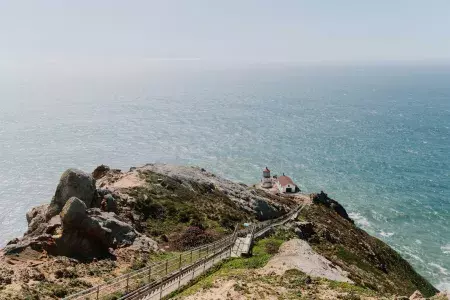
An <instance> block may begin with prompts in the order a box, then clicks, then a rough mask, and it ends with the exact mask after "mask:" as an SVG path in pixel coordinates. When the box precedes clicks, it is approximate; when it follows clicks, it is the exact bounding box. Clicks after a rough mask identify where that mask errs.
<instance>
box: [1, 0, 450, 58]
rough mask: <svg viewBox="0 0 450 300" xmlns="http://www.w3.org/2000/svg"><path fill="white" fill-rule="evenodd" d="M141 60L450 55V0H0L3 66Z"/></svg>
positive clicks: (448, 56)
mask: <svg viewBox="0 0 450 300" xmlns="http://www.w3.org/2000/svg"><path fill="white" fill-rule="evenodd" d="M141 60H142V61H158V60H162V61H164V60H174V61H177V60H178V61H180V60H187V61H189V60H195V61H197V60H200V61H228V62H230V61H236V62H242V61H249V62H277V61H294V62H316V61H378V60H389V61H391V60H402V61H403V60H418V61H423V60H450V1H449V0H430V1H424V0H421V1H414V0H408V1H407V0H402V1H400V0H398V1H394V0H378V1H364V0H339V1H335V0H329V1H325V0H324V1H316V0H310V1H301V0H294V1H275V0H273V1H262V0H255V1H245V0H237V1H234V0H226V1H212V0H204V1H197V0H189V1H183V0H178V1H170V0H161V1H148V0H147V1H132V0H127V1H117V0H76V1H61V0H54V1H50V0H39V1H37V0H29V1H24V0H0V63H2V64H3V66H11V65H12V66H19V65H26V64H30V63H38V64H39V63H51V62H72V63H73V62H80V63H82V62H84V63H89V62H93V61H116V62H118V61H123V62H127V61H130V62H131V61H135V62H138V61H141ZM0 66H1V64H0Z"/></svg>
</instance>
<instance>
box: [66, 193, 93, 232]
mask: <svg viewBox="0 0 450 300" xmlns="http://www.w3.org/2000/svg"><path fill="white" fill-rule="evenodd" d="M86 208H87V207H86V204H85V203H84V202H83V201H81V200H80V199H78V198H76V197H71V198H70V199H69V200H67V202H66V204H65V205H64V207H63V209H62V211H61V213H60V216H61V222H62V224H63V226H64V230H68V229H74V228H80V227H81V226H82V223H83V221H84V220H85V219H86V218H87V213H86Z"/></svg>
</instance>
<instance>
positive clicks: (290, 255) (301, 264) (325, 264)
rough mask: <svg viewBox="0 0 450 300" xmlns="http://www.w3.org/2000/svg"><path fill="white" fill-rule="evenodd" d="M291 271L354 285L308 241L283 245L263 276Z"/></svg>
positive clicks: (293, 241)
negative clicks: (294, 270)
mask: <svg viewBox="0 0 450 300" xmlns="http://www.w3.org/2000/svg"><path fill="white" fill-rule="evenodd" d="M289 269H298V270H300V271H302V272H304V273H306V274H308V275H310V276H313V277H321V278H326V279H329V280H335V281H341V282H349V283H352V281H351V280H350V279H348V277H347V274H346V272H344V271H343V270H342V269H341V268H339V266H335V265H334V264H333V263H332V262H330V261H329V260H328V259H326V258H325V257H323V256H321V255H319V254H317V253H316V252H314V250H313V249H312V248H311V246H310V245H309V244H308V243H307V242H306V241H303V240H300V239H293V240H290V241H288V242H285V243H283V244H282V245H281V247H280V249H279V253H278V254H276V255H275V256H274V257H273V258H272V259H271V260H270V261H269V262H268V263H267V265H266V266H265V267H264V268H263V269H262V270H261V274H270V273H275V274H277V275H283V274H284V272H286V271H287V270H289Z"/></svg>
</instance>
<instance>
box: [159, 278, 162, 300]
mask: <svg viewBox="0 0 450 300" xmlns="http://www.w3.org/2000/svg"><path fill="white" fill-rule="evenodd" d="M162 288H163V281H162V278H161V289H160V291H159V300H161V298H162Z"/></svg>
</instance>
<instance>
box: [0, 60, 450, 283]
mask: <svg viewBox="0 0 450 300" xmlns="http://www.w3.org/2000/svg"><path fill="white" fill-rule="evenodd" d="M1 78H2V80H1V81H0V166H1V167H2V170H1V172H0V211H1V215H0V224H1V226H0V237H1V239H0V245H4V244H5V243H6V241H7V240H9V239H11V238H13V237H16V236H20V235H21V234H22V233H23V232H24V231H25V229H26V220H25V212H26V211H27V210H28V209H30V208H31V207H33V206H35V205H38V204H42V203H46V202H48V201H49V200H50V199H51V197H52V194H53V193H54V190H55V188H56V185H57V182H58V178H59V176H60V175H61V173H62V172H63V171H64V170H65V169H66V168H68V167H77V168H80V169H83V170H86V171H92V170H93V169H94V167H95V166H97V165H99V164H101V163H104V164H108V165H110V166H112V167H116V168H123V169H128V168H129V167H130V166H136V165H140V164H144V163H147V162H171V163H178V164H191V165H200V166H203V167H205V168H207V169H209V170H212V171H214V172H217V173H218V174H220V175H223V176H225V177H228V178H230V179H233V180H238V181H241V182H245V183H248V184H251V183H254V182H256V181H258V180H259V176H260V175H261V174H260V173H261V169H262V168H263V167H265V166H268V167H269V168H270V169H273V170H274V171H275V173H278V174H280V173H282V172H284V173H286V174H289V175H291V177H292V178H293V179H294V180H295V181H296V182H297V183H298V184H299V185H300V187H301V188H302V189H303V190H304V191H307V192H313V191H319V190H324V191H326V192H327V193H328V194H329V195H331V196H332V197H333V198H335V199H337V200H338V201H340V202H341V203H342V204H343V205H344V206H345V207H346V209H347V210H348V211H349V212H350V213H351V217H353V218H354V219H355V220H356V222H357V224H358V225H359V226H360V227H362V228H363V229H365V230H367V231H368V232H369V233H371V234H374V235H376V236H378V237H379V238H381V239H382V240H384V241H386V242H387V243H388V244H389V245H391V246H392V247H394V248H395V249H396V250H398V251H399V252H400V253H401V254H402V255H403V256H404V257H405V258H406V259H407V260H408V261H410V262H411V263H412V264H413V266H414V267H415V268H416V269H417V270H418V271H419V272H420V273H421V274H422V275H424V276H425V277H427V278H428V279H429V280H430V281H431V282H432V283H434V284H435V285H437V286H438V287H440V288H450V177H449V174H450V67H442V66H441V67H431V66H430V67H427V66H421V67H411V66H385V67H273V66H271V67H269V66H267V67H253V68H246V69H244V68H241V69H229V70H221V71H219V70H215V71H212V70H200V69H195V68H194V69H189V70H186V69H180V70H174V69H171V70H166V71H148V72H147V71H140V72H135V73H130V72H128V73H126V74H115V75H111V76H96V75H92V74H91V75H89V74H87V75H86V77H85V78H84V77H83V78H82V77H77V78H71V77H70V76H66V77H64V76H61V77H57V76H56V77H52V78H51V79H48V78H45V76H43V77H39V76H35V77H33V78H35V79H26V78H24V79H17V78H16V79H14V80H13V79H11V78H9V77H8V76H3V77H1Z"/></svg>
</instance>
